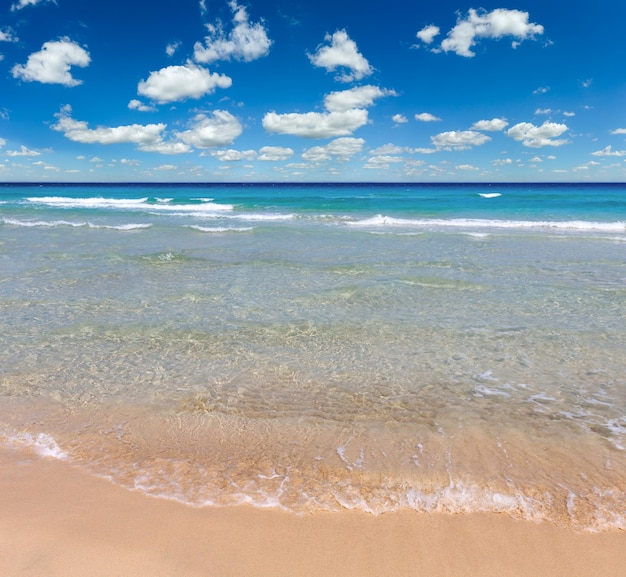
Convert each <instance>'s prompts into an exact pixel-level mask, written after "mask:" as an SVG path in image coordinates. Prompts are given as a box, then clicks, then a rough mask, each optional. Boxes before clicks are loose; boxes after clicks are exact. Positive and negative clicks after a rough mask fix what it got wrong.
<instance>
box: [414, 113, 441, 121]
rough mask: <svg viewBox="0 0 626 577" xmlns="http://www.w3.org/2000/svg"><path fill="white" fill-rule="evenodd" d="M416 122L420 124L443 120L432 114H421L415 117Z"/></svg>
mask: <svg viewBox="0 0 626 577" xmlns="http://www.w3.org/2000/svg"><path fill="white" fill-rule="evenodd" d="M415 120H417V121H418V122H438V121H439V120H441V118H439V117H438V116H435V115H434V114H431V113H430V112H420V113H419V114H416V115H415Z"/></svg>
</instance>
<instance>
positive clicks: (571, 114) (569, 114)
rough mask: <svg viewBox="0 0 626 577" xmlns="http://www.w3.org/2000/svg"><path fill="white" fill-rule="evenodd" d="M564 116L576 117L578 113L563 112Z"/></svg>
mask: <svg viewBox="0 0 626 577" xmlns="http://www.w3.org/2000/svg"><path fill="white" fill-rule="evenodd" d="M563 116H567V117H572V116H576V113H575V112H567V111H564V112H563Z"/></svg>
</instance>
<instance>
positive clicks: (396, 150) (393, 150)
mask: <svg viewBox="0 0 626 577" xmlns="http://www.w3.org/2000/svg"><path fill="white" fill-rule="evenodd" d="M403 152H406V149H404V148H402V147H401V146H397V145H396V144H391V143H389V144H383V145H382V146H379V147H378V148H375V149H374V150H371V151H370V154H371V155H373V156H385V155H389V154H402V153H403Z"/></svg>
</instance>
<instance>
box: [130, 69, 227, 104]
mask: <svg viewBox="0 0 626 577" xmlns="http://www.w3.org/2000/svg"><path fill="white" fill-rule="evenodd" d="M232 83H233V81H232V79H231V78H230V77H228V76H226V75H224V74H217V73H216V72H214V73H213V74H211V73H210V72H209V71H208V70H207V69H206V68H202V67H201V66H196V65H195V64H193V63H192V62H187V64H185V65H184V66H167V67H165V68H161V70H158V71H157V72H151V73H150V76H149V77H148V80H142V81H141V82H140V83H139V85H138V86H137V93H138V94H140V95H142V96H147V97H148V98H151V99H152V100H155V101H157V102H159V103H161V104H163V103H165V102H177V101H180V100H185V99H187V98H196V99H197V98H201V97H202V96H204V95H205V94H210V93H212V92H214V91H215V89H216V88H218V87H219V88H230V86H231V85H232Z"/></svg>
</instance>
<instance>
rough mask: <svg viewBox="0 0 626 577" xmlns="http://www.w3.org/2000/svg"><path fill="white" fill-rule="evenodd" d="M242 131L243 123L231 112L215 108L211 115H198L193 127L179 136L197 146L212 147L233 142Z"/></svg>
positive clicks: (185, 141) (187, 142) (178, 134)
mask: <svg viewBox="0 0 626 577" xmlns="http://www.w3.org/2000/svg"><path fill="white" fill-rule="evenodd" d="M242 131H243V129H242V127H241V124H240V123H239V121H238V120H237V119H236V118H235V117H234V116H233V115H232V114H231V113H230V112H228V111H226V110H215V111H214V112H213V113H212V114H211V115H210V116H208V115H206V114H198V115H196V116H195V118H194V119H193V123H192V125H191V128H190V129H189V130H185V131H184V132H179V133H177V136H178V138H180V140H182V141H183V142H184V143H186V144H189V145H191V146H195V147H196V148H212V147H214V146H226V145H228V144H232V143H233V141H234V140H235V138H237V137H238V136H239V135H240V134H241V133H242Z"/></svg>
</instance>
